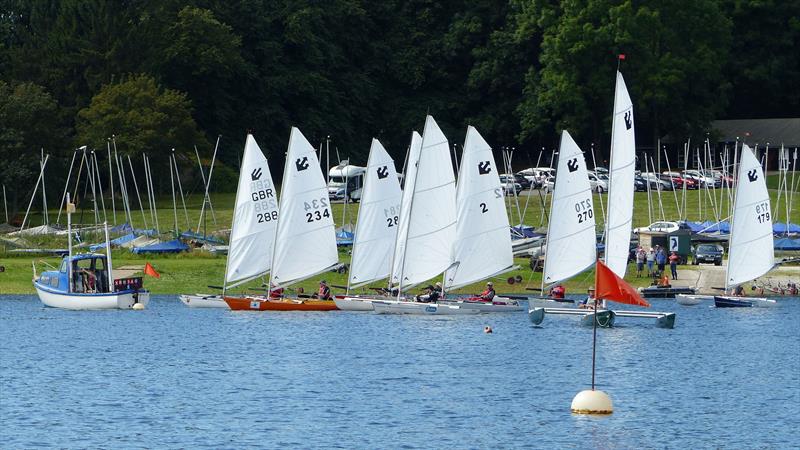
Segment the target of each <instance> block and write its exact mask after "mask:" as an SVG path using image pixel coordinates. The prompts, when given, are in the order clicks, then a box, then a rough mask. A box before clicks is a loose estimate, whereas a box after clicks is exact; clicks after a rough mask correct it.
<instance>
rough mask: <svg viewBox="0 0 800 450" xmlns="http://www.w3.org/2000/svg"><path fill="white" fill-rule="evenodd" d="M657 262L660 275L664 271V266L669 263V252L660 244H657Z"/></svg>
mask: <svg viewBox="0 0 800 450" xmlns="http://www.w3.org/2000/svg"><path fill="white" fill-rule="evenodd" d="M656 264H658V276H659V277H660V276H661V275H662V274H663V273H664V266H666V265H667V253H666V252H665V251H664V248H663V247H661V246H660V245H656Z"/></svg>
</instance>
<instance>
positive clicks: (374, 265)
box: [334, 133, 421, 311]
mask: <svg viewBox="0 0 800 450" xmlns="http://www.w3.org/2000/svg"><path fill="white" fill-rule="evenodd" d="M415 134H416V133H415ZM417 136H419V135H418V134H417ZM420 144H421V139H420ZM363 192H364V193H363V195H362V197H361V206H360V207H359V209H358V221H357V223H356V233H355V239H354V242H353V256H352V259H351V260H350V272H349V275H348V279H347V286H348V287H347V291H348V294H349V292H350V289H353V288H357V287H359V286H365V285H367V284H369V283H372V282H374V281H377V280H381V279H384V278H388V277H389V275H390V274H391V271H392V252H393V251H394V247H395V241H396V240H397V229H398V228H399V225H400V202H401V197H402V195H403V191H402V190H401V189H400V180H399V179H398V178H397V171H396V170H395V167H394V160H392V157H391V156H389V153H388V152H387V151H386V149H385V148H384V147H383V145H381V143H380V141H378V140H377V139H373V140H372V146H371V148H370V151H369V161H368V162H367V173H366V175H365V179H364V191H363ZM372 298H374V297H371V296H352V295H345V296H336V298H335V299H334V301H335V302H336V306H337V307H338V308H339V309H342V310H347V311H372Z"/></svg>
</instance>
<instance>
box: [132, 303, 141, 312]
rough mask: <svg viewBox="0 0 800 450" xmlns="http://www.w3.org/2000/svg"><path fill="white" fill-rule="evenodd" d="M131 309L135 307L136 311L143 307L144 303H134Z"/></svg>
mask: <svg viewBox="0 0 800 450" xmlns="http://www.w3.org/2000/svg"><path fill="white" fill-rule="evenodd" d="M131 309H135V310H137V311H141V310H143V309H144V305H143V304H141V303H134V304H133V306H131Z"/></svg>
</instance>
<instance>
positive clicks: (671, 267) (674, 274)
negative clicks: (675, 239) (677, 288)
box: [669, 252, 681, 280]
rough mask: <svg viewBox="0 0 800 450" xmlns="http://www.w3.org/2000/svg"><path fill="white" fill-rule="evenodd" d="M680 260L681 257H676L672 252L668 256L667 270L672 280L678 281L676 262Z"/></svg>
mask: <svg viewBox="0 0 800 450" xmlns="http://www.w3.org/2000/svg"><path fill="white" fill-rule="evenodd" d="M680 260H681V257H680V256H678V254H677V253H676V252H672V254H671V255H669V270H670V271H671V272H672V279H673V280H677V279H678V262H679V261H680Z"/></svg>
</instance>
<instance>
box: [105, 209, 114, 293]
mask: <svg viewBox="0 0 800 450" xmlns="http://www.w3.org/2000/svg"><path fill="white" fill-rule="evenodd" d="M103 228H104V229H105V232H106V270H108V292H114V273H113V272H112V269H111V241H110V240H109V239H108V222H103Z"/></svg>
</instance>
